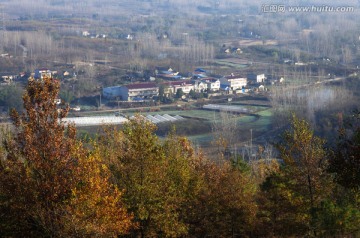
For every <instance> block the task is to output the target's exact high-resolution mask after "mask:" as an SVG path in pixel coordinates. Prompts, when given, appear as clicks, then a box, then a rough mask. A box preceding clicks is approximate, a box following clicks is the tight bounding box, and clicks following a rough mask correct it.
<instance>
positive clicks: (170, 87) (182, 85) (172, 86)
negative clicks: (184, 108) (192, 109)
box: [163, 81, 195, 94]
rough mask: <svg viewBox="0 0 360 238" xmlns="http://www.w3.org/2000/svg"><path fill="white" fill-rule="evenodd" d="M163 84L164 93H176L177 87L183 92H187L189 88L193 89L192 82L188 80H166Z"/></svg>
mask: <svg viewBox="0 0 360 238" xmlns="http://www.w3.org/2000/svg"><path fill="white" fill-rule="evenodd" d="M163 85H164V87H165V94H176V92H177V90H178V89H181V90H182V91H183V93H185V94H188V93H189V92H190V91H191V90H195V86H194V84H192V83H191V82H190V81H173V82H166V83H164V84H163Z"/></svg>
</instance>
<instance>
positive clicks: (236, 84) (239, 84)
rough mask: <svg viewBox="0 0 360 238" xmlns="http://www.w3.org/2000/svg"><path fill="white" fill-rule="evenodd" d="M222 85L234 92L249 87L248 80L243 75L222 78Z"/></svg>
mask: <svg viewBox="0 0 360 238" xmlns="http://www.w3.org/2000/svg"><path fill="white" fill-rule="evenodd" d="M220 85H221V87H224V88H225V87H228V88H230V89H232V90H236V89H242V88H243V87H246V85H247V78H245V77H243V76H241V75H235V74H231V75H226V76H223V77H222V78H220Z"/></svg>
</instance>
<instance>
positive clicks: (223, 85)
mask: <svg viewBox="0 0 360 238" xmlns="http://www.w3.org/2000/svg"><path fill="white" fill-rule="evenodd" d="M156 75H157V77H161V78H163V79H165V80H164V82H162V83H160V84H157V83H155V82H146V83H134V84H128V85H121V86H113V87H106V88H103V91H102V94H103V97H105V98H107V99H110V100H112V99H116V100H122V101H143V100H151V99H153V98H154V97H157V96H159V89H160V87H161V86H162V87H163V89H164V94H165V96H169V95H175V94H176V93H177V91H178V90H181V91H182V93H183V94H185V95H186V94H189V93H190V91H193V92H200V93H201V92H207V93H219V92H222V93H226V94H231V93H235V94H236V93H245V92H248V91H249V90H254V89H255V90H258V91H264V90H265V86H264V85H265V83H267V82H268V83H270V84H271V83H275V82H279V83H282V82H283V80H284V79H283V78H276V79H275V78H274V77H266V76H265V74H247V75H246V76H242V75H240V74H230V75H225V76H221V77H218V78H215V77H208V76H207V75H206V71H205V70H203V69H199V68H198V69H196V70H195V71H194V72H193V74H192V77H191V78H190V79H185V80H184V78H183V77H181V76H180V75H179V74H178V72H174V71H173V70H172V69H171V68H170V69H165V70H164V69H158V70H157V71H156ZM153 79H155V78H152V77H150V81H151V80H153ZM181 79H182V80H181Z"/></svg>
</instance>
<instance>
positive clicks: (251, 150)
mask: <svg viewBox="0 0 360 238" xmlns="http://www.w3.org/2000/svg"><path fill="white" fill-rule="evenodd" d="M252 140H253V139H252V128H251V129H250V158H251V159H252V157H253V142H252Z"/></svg>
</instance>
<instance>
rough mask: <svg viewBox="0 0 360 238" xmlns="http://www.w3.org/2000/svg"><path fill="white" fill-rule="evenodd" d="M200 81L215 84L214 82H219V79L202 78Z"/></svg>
mask: <svg viewBox="0 0 360 238" xmlns="http://www.w3.org/2000/svg"><path fill="white" fill-rule="evenodd" d="M201 80H202V81H205V82H206V83H208V82H210V83H215V82H217V81H219V79H216V78H212V77H207V78H202V79H201Z"/></svg>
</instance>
